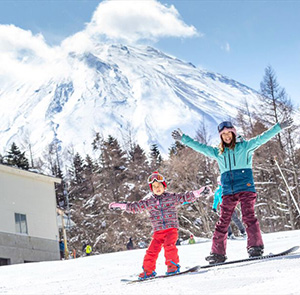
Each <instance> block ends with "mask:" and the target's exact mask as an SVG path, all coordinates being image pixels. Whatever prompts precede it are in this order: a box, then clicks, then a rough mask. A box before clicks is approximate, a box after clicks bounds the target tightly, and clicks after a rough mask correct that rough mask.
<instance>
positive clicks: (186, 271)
mask: <svg viewBox="0 0 300 295" xmlns="http://www.w3.org/2000/svg"><path fill="white" fill-rule="evenodd" d="M298 249H299V246H294V247H292V248H290V249H287V250H285V251H282V252H279V253H276V254H273V253H271V254H268V255H263V256H258V257H250V258H244V259H237V260H231V261H225V262H222V263H216V264H208V265H202V266H201V265H196V266H194V267H191V268H189V269H187V270H185V271H182V272H178V273H175V274H170V275H158V276H155V277H151V278H146V279H143V280H139V279H135V280H128V279H122V280H121V281H122V282H126V283H128V284H132V283H141V282H148V281H151V280H157V279H162V278H168V277H174V276H180V275H184V274H188V273H199V272H200V271H201V270H202V269H207V268H213V267H219V266H224V265H229V264H237V263H242V262H248V261H255V260H267V259H270V258H275V257H280V256H285V255H288V254H290V253H293V252H295V251H297V250H298Z"/></svg>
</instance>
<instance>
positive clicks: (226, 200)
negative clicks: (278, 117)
mask: <svg viewBox="0 0 300 295" xmlns="http://www.w3.org/2000/svg"><path fill="white" fill-rule="evenodd" d="M292 124H293V120H292V119H288V120H285V121H282V122H281V123H277V124H275V125H274V126H273V127H272V128H270V129H269V130H267V131H265V132H264V133H262V134H260V135H258V136H256V137H254V138H252V139H250V140H243V139H242V138H241V137H237V132H236V129H235V127H234V126H233V125H232V123H231V122H229V121H225V122H222V123H220V124H219V126H218V131H219V135H220V139H221V143H220V144H219V147H212V146H208V145H206V144H202V143H200V142H198V141H195V140H193V139H192V138H190V137H189V136H187V135H185V134H183V133H182V131H181V130H180V129H178V130H174V131H173V132H172V136H173V138H174V139H175V140H178V141H180V142H182V143H183V144H185V145H187V146H188V147H190V148H192V149H194V150H195V151H197V152H200V153H202V154H204V155H205V156H207V157H210V158H213V159H215V160H216V161H217V163H218V165H219V169H220V172H221V184H222V192H223V193H222V194H223V195H222V198H223V201H222V204H221V212H220V219H219V221H218V222H217V224H216V227H215V232H214V235H213V243H212V249H211V253H210V254H211V255H210V256H208V257H206V260H207V261H209V263H210V264H214V263H220V262H224V261H225V260H226V259H227V257H226V242H227V239H226V236H227V230H228V226H229V224H230V221H231V216H232V214H233V211H234V209H235V207H236V206H237V204H238V203H241V210H242V219H243V222H244V224H246V231H247V236H248V239H247V250H248V254H249V256H250V257H255V256H262V254H263V249H264V244H263V240H262V236H261V231H260V226H259V222H258V220H257V218H256V216H255V212H254V204H255V201H256V197H257V194H256V190H255V186H254V180H253V173H252V157H253V154H254V151H255V150H256V149H257V148H259V147H260V146H261V145H263V144H264V143H266V142H268V141H269V140H270V139H271V138H272V137H274V136H275V135H276V134H277V133H279V132H280V131H281V130H282V129H284V128H288V127H290V126H291V125H292Z"/></svg>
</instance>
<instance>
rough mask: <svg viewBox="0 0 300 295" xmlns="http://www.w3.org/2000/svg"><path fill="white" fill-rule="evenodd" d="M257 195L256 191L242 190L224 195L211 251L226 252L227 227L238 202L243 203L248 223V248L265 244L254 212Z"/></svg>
mask: <svg viewBox="0 0 300 295" xmlns="http://www.w3.org/2000/svg"><path fill="white" fill-rule="evenodd" d="M256 197H257V194H256V193H254V192H240V193H236V194H233V195H226V196H223V197H222V199H223V200H222V204H221V206H220V207H221V212H220V219H219V221H218V222H217V224H216V226H215V232H214V235H213V239H212V240H213V244H212V248H211V253H216V254H221V255H225V254H226V244H227V229H228V226H229V224H230V221H231V216H232V214H233V211H234V209H235V207H236V206H237V204H238V203H241V209H242V220H243V223H244V224H245V225H246V232H247V237H248V239H247V249H249V248H250V247H253V246H263V240H262V236H261V232H260V227H259V223H258V220H257V218H256V217H255V212H254V205H255V202H256Z"/></svg>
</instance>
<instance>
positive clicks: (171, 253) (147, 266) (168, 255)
mask: <svg viewBox="0 0 300 295" xmlns="http://www.w3.org/2000/svg"><path fill="white" fill-rule="evenodd" d="M177 239H178V230H177V228H169V229H165V230H159V231H156V232H154V234H153V236H152V240H151V243H150V245H149V247H148V249H147V251H146V255H145V257H144V262H143V268H144V270H145V271H151V272H152V271H154V270H155V268H156V260H157V258H158V254H159V252H160V250H161V248H162V247H164V249H165V259H166V261H165V263H166V265H168V266H172V265H173V264H172V263H171V261H173V262H174V263H176V264H178V263H179V256H178V249H177V247H176V241H177Z"/></svg>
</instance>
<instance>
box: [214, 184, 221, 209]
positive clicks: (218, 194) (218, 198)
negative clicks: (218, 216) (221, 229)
mask: <svg viewBox="0 0 300 295" xmlns="http://www.w3.org/2000/svg"><path fill="white" fill-rule="evenodd" d="M219 203H220V204H221V203H222V186H221V185H218V188H217V189H216V191H215V194H214V203H213V206H212V207H213V209H216V210H217V209H218V205H219Z"/></svg>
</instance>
